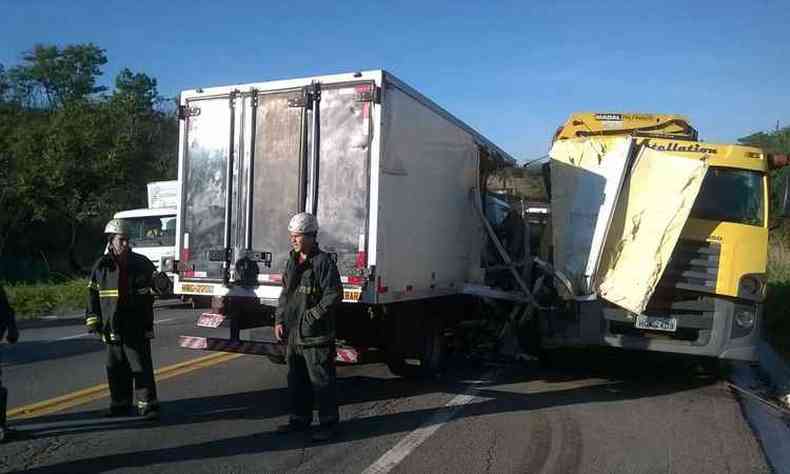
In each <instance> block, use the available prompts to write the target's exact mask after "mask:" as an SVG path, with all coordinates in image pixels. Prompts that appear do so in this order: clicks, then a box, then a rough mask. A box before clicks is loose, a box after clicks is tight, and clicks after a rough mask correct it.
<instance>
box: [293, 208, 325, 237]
mask: <svg viewBox="0 0 790 474" xmlns="http://www.w3.org/2000/svg"><path fill="white" fill-rule="evenodd" d="M288 232H292V233H294V234H312V233H315V232H318V219H316V217H315V216H314V215H312V214H308V213H306V212H300V213H299V214H297V215H295V216H293V217H292V218H291V222H289V223H288Z"/></svg>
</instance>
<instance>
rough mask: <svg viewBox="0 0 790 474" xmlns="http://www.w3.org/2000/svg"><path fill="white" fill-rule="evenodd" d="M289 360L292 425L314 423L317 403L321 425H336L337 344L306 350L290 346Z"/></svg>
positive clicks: (338, 416)
mask: <svg viewBox="0 0 790 474" xmlns="http://www.w3.org/2000/svg"><path fill="white" fill-rule="evenodd" d="M286 358H287V360H288V394H289V395H290V398H291V423H299V424H310V423H312V421H313V403H314V401H318V420H319V422H320V423H321V425H324V426H331V425H334V424H336V423H337V422H338V420H339V418H340V415H339V413H338V410H337V394H336V392H335V390H336V388H335V345H334V344H331V345H327V346H318V347H305V346H298V345H295V344H288V353H287V355H286Z"/></svg>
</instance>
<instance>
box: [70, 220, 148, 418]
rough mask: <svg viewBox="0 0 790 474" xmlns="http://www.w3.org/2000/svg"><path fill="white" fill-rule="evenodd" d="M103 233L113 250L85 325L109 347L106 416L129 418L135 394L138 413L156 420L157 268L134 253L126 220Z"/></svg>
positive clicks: (93, 286) (96, 281) (92, 293)
mask: <svg viewBox="0 0 790 474" xmlns="http://www.w3.org/2000/svg"><path fill="white" fill-rule="evenodd" d="M104 233H105V235H106V236H107V239H108V251H107V253H106V254H105V255H103V256H102V257H101V258H99V260H98V261H97V262H96V263H95V264H94V266H93V271H92V272H91V279H90V284H89V287H88V288H89V290H88V309H87V311H86V314H85V324H86V325H87V326H88V328H89V330H91V331H92V332H96V333H98V334H99V335H100V336H101V338H102V340H103V341H104V342H105V344H106V345H107V381H108V384H109V386H110V398H111V402H110V409H109V410H108V412H107V416H111V417H114V416H129V414H130V412H131V410H132V407H133V404H132V402H133V395H136V396H137V414H138V415H139V416H143V417H146V418H152V419H155V418H158V417H159V402H158V401H157V397H156V381H155V380H154V368H153V361H152V360H151V339H152V338H153V337H154V310H153V301H154V296H153V293H152V290H153V283H154V282H153V279H154V272H155V271H156V268H154V265H153V264H152V263H151V261H150V260H148V258H146V257H144V256H142V255H140V254H137V253H134V252H132V251H131V250H130V249H129V232H128V230H127V228H126V224H125V223H124V222H123V221H121V220H119V219H113V220H111V221H110V222H108V223H107V226H106V227H105V229H104ZM133 387H134V390H133Z"/></svg>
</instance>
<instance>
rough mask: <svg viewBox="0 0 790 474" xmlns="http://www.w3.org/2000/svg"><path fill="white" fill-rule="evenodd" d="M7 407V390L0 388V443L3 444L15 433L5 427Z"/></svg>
mask: <svg viewBox="0 0 790 474" xmlns="http://www.w3.org/2000/svg"><path fill="white" fill-rule="evenodd" d="M7 405H8V390H7V389H6V388H5V387H0V443H3V442H5V441H6V440H8V439H9V438H11V437H12V434H13V433H15V431H14V430H11V429H9V428H8V427H7V426H6V407H7Z"/></svg>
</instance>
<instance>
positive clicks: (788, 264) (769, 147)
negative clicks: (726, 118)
mask: <svg viewBox="0 0 790 474" xmlns="http://www.w3.org/2000/svg"><path fill="white" fill-rule="evenodd" d="M738 141H739V142H741V143H743V144H745V145H753V146H758V147H760V148H762V149H763V150H764V151H765V152H767V153H781V154H790V127H784V128H779V127H778V126H777V128H776V129H775V130H773V131H769V132H760V133H755V134H752V135H749V136H748V137H744V138H741V139H739V140H738ZM787 176H790V167H788V166H786V167H784V168H779V169H777V170H775V171H773V172H772V173H771V189H772V190H773V191H774V192H775V191H776V190H777V189H779V184H780V181H781V180H784V179H786V177H787ZM779 206H780V202H779V199H778V196H777V195H776V194H774V195H773V196H772V202H771V208H772V209H773V210H774V212H773V216H774V220H773V222H771V233H770V238H769V246H768V296H767V299H766V303H765V320H764V322H765V324H764V326H763V335H764V337H765V338H766V339H767V340H768V342H769V343H770V344H771V345H772V346H773V347H774V349H776V350H777V352H779V353H781V354H782V355H783V356H784V358H785V360H786V361H788V362H790V218H784V219H782V218H779V217H777V212H776V210H778V209H779Z"/></svg>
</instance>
